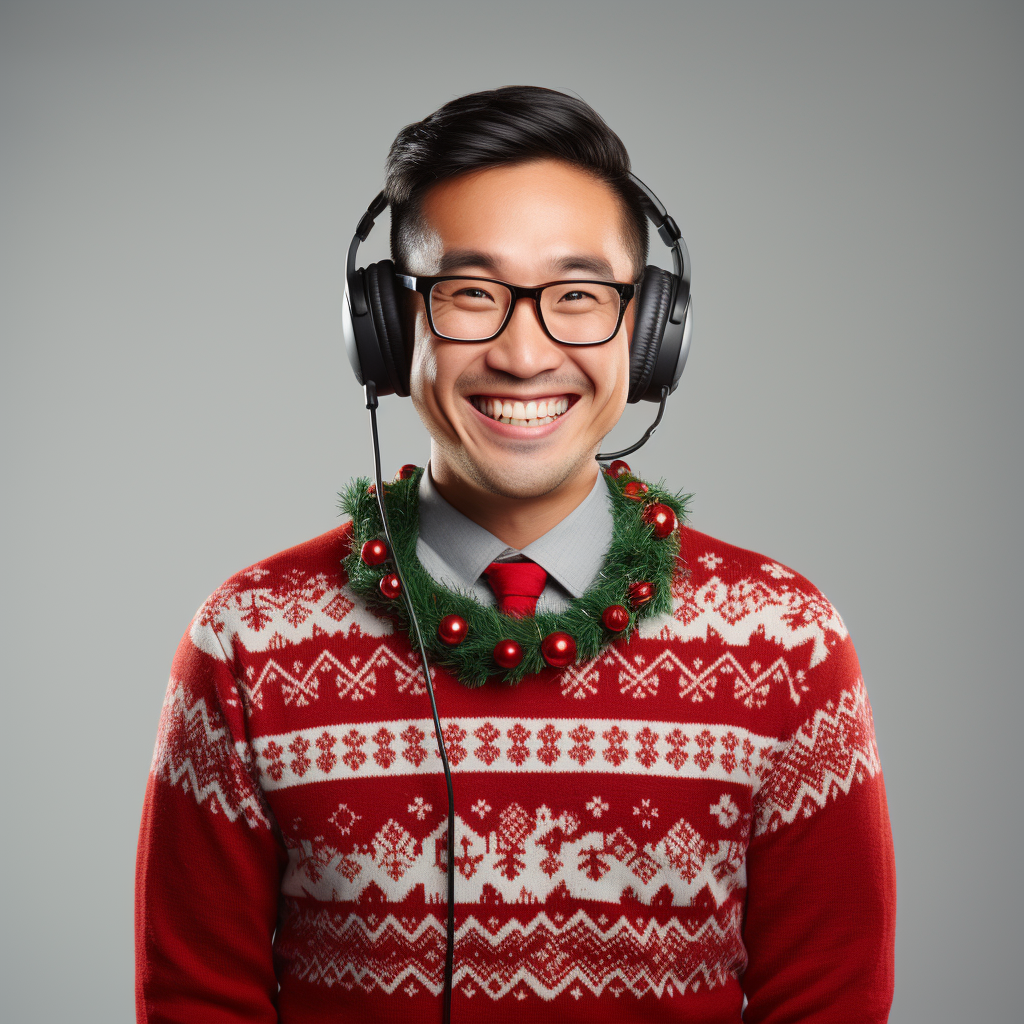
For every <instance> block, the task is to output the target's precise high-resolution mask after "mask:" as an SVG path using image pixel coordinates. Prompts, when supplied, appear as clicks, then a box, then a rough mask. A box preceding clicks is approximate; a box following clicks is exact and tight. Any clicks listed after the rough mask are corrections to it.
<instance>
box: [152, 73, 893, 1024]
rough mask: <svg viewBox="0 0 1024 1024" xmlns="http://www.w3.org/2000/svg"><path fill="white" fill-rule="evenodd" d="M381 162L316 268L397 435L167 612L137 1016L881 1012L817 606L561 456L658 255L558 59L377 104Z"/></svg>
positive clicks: (619, 401)
mask: <svg viewBox="0 0 1024 1024" xmlns="http://www.w3.org/2000/svg"><path fill="white" fill-rule="evenodd" d="M385 198H386V199H387V202H388V204H389V205H390V206H391V213H392V250H393V254H394V257H395V266H394V267H392V266H391V264H390V263H386V264H375V265H373V266H372V267H370V268H366V270H365V271H359V272H358V273H356V272H355V271H354V270H353V269H352V268H350V270H351V274H352V276H350V281H355V282H356V283H357V284H358V286H359V287H360V288H362V287H363V285H364V283H365V287H366V293H365V302H364V305H365V306H366V309H365V310H364V311H363V312H362V313H358V312H357V310H356V306H357V302H356V301H355V300H353V305H352V306H351V307H350V310H351V311H352V312H351V314H350V315H351V316H353V317H354V316H357V315H362V316H367V317H370V321H369V322H371V323H372V324H373V325H374V334H373V336H374V338H375V339H376V340H375V343H378V342H379V343H380V345H381V347H382V351H385V350H386V353H385V354H383V355H381V356H380V362H379V369H380V371H381V372H380V373H377V371H374V372H375V373H376V374H377V376H379V377H382V378H383V377H385V376H386V377H387V382H385V381H384V380H383V379H380V380H376V381H375V383H376V384H377V385H385V384H386V383H387V384H388V385H389V388H385V387H383V386H382V387H381V390H387V389H390V390H393V391H396V392H398V393H399V394H408V395H410V396H411V398H412V400H413V402H414V404H415V407H416V410H417V412H418V413H419V416H420V418H421V419H422V421H423V424H424V426H425V427H426V429H427V430H428V431H429V433H430V437H431V455H430V461H429V464H428V466H426V467H425V468H423V469H422V470H421V469H419V468H417V467H413V466H404V467H403V468H402V470H401V471H400V472H399V474H398V477H397V478H396V480H395V481H394V482H392V483H390V484H388V485H387V486H386V487H384V488H382V491H383V493H382V494H380V495H378V493H377V492H378V488H377V487H375V486H374V485H371V484H370V483H369V481H367V480H365V479H364V480H357V481H355V482H354V483H353V484H351V485H350V486H349V488H348V489H347V491H346V492H345V495H344V507H345V509H346V510H347V512H348V513H349V516H350V518H349V521H347V522H346V523H345V524H344V525H342V526H341V527H339V528H337V529H335V530H332V531H330V532H329V533H326V534H324V535H323V536H321V537H318V538H316V539H314V540H312V541H309V542H307V543H305V544H302V545H300V546H298V547H296V548H292V549H290V550H288V551H285V552H282V553H281V554H278V555H275V556H273V557H272V558H268V559H265V560H264V561H262V562H259V563H257V564H255V565H254V566H252V567H250V568H249V569H246V570H244V571H243V572H241V573H239V574H238V575H236V576H235V577H233V578H232V579H230V580H229V581H228V582H227V583H225V584H224V586H223V587H221V588H220V589H219V590H218V591H217V592H216V593H215V594H214V595H213V596H212V597H211V598H210V599H209V600H208V601H207V602H206V604H204V606H203V607H202V608H201V609H200V611H199V612H198V614H197V615H196V617H195V619H194V620H193V622H192V624H191V626H190V627H189V630H188V632H187V633H186V635H185V637H184V638H183V640H182V643H181V646H180V648H179V650H178V653H177V656H176V658H175V661H174V664H173V666H172V673H171V681H170V685H169V687H168V690H167V697H166V701H165V705H164V711H163V714H162V717H161V723H160V731H159V737H158V741H157V747H156V752H155V755H154V759H153V766H152V770H151V773H150V779H149V786H148V789H147V796H146V806H145V811H144V817H143V827H142V833H141V838H140V845H139V859H138V888H137V904H136V905H137V963H138V975H137V977H138V986H137V993H138V1000H137V1006H138V1016H139V1020H140V1021H154V1022H155V1021H195V1020H202V1021H233V1022H241V1021H247V1022H250V1021H278V1020H279V1021H284V1022H303V1024H311V1022H319V1021H328V1020H330V1021H366V1020H380V1021H430V1020H439V1019H442V1015H443V1014H445V1015H446V1014H447V1012H448V1011H447V1009H444V1008H443V1007H444V1005H445V1001H446V999H447V997H448V995H449V993H450V998H451V1003H450V1012H451V1019H452V1020H455V1021H459V1022H463V1021H465V1022H471V1021H488V1022H489V1021H493V1020H513V1019H515V1020H520V1019H522V1020H530V1021H569V1020H580V1021H583V1020H586V1021H589V1022H597V1021H625V1020H646V1021H664V1022H683V1021H689V1022H697V1021H700V1022H703V1024H710V1022H723V1024H725V1022H729V1024H736V1022H739V1021H740V1020H743V1021H747V1022H754V1021H756V1022H765V1024H770V1022H779V1024H781V1022H783V1021H786V1022H807V1024H825V1022H835V1024H839V1022H844V1024H846V1022H850V1021H857V1022H870V1024H874V1022H881V1021H885V1020H886V1019H887V1017H888V1010H889V1005H890V1002H891V997H892V982H893V975H892V956H893V925H894V889H893V886H894V870H893V855H892V842H891V836H890V832H889V824H888V816H887V811H886V804H885V792H884V787H883V782H882V773H881V766H880V763H879V759H878V752H877V748H876V746H875V740H874V730H873V726H872V719H871V711H870V707H869V704H868V700H867V695H866V693H865V689H864V683H863V681H862V679H861V676H860V670H859V667H858V664H857V658H856V654H855V653H854V650H853V646H852V643H851V641H850V637H849V635H848V633H847V631H846V629H845V627H844V625H843V622H842V620H841V618H840V617H839V615H838V614H837V613H836V611H835V609H834V608H832V606H831V605H830V604H829V603H828V601H827V600H826V599H825V598H824V597H823V596H822V595H821V593H820V592H819V591H818V590H816V589H815V588H814V586H813V585H812V584H810V583H809V582H808V581H807V580H806V579H804V578H803V577H802V576H800V575H799V574H798V573H797V572H795V571H794V570H792V569H789V568H787V567H786V566H783V565H781V564H779V563H778V562H776V561H774V560H772V559H770V558H767V557H765V556H763V555H759V554H756V553H754V552H750V551H745V550H742V549H739V548H736V547H733V546H731V545H729V544H726V543H724V542H722V541H719V540H716V539H714V538H711V537H709V536H707V535H704V534H701V533H698V532H697V531H695V530H693V529H692V528H690V527H689V526H687V525H686V523H685V503H684V501H683V499H681V498H680V497H679V496H678V495H676V494H674V493H672V492H670V491H667V490H665V489H664V488H663V486H661V485H655V484H654V483H651V482H647V481H644V480H642V479H640V478H639V477H638V476H635V475H634V474H633V473H632V472H631V471H630V469H629V467H628V466H626V465H625V464H624V463H622V462H613V463H612V464H611V465H610V466H602V465H601V464H599V463H598V462H597V461H596V459H595V456H596V455H597V453H598V451H599V448H600V445H601V442H602V440H603V438H604V437H605V436H606V435H607V434H608V433H609V432H610V430H611V429H612V427H613V426H614V425H615V423H616V422H617V421H618V419H619V417H620V415H621V413H622V411H623V408H624V406H625V404H626V402H627V399H628V398H636V397H638V396H640V395H641V394H642V393H644V392H645V389H647V397H651V395H650V389H649V388H648V385H649V382H650V378H651V374H652V373H654V370H653V367H654V366H655V365H656V364H658V365H660V364H659V363H658V358H659V348H658V344H659V340H660V338H661V333H660V332H661V331H663V330H666V329H667V328H666V324H667V322H668V318H669V311H670V310H671V309H673V308H674V306H673V302H674V297H675V295H676V294H677V291H676V289H677V288H678V287H679V279H678V278H672V277H671V275H668V274H667V273H666V272H664V271H659V270H657V269H652V268H646V269H645V265H646V253H647V221H646V219H645V211H646V213H650V212H651V209H652V208H653V207H652V206H651V203H650V201H649V200H645V198H644V193H643V192H642V190H641V189H640V186H639V185H638V184H637V183H636V182H635V180H634V179H632V178H631V177H630V174H629V161H628V157H627V155H626V152H625V150H624V148H623V146H622V143H621V142H620V140H619V139H618V137H617V136H616V135H615V134H614V133H613V132H612V131H611V130H610V129H609V128H608V126H607V125H606V124H605V123H604V122H603V121H602V120H601V119H600V117H598V116H597V114H596V113H595V112H594V111H593V110H591V108H589V107H588V106H587V105H586V104H585V103H583V102H582V101H580V100H578V99H575V98H573V97H569V96H565V95H562V94H560V93H556V92H551V91H549V90H543V89H536V88H530V87H515V88H509V89H501V90H496V91H493V92H485V93H478V94H474V95H472V96H466V97H462V98H460V99H457V100H454V101H452V102H451V103H449V104H446V105H445V106H444V107H442V108H441V109H440V110H438V111H436V112H435V113H434V114H432V115H431V116H430V117H428V118H426V119H425V120H424V121H422V122H419V123H417V124H414V125H410V126H408V127H407V128H405V129H403V131H402V132H401V133H399V136H398V137H397V139H396V140H395V143H394V145H393V146H392V150H391V153H390V155H389V159H388V178H387V186H386V190H385ZM382 208H383V202H382V203H381V204H380V206H379V207H371V212H372V211H373V210H374V209H376V210H377V212H379V211H380V209H382ZM669 221H671V218H667V219H662V220H661V221H660V223H659V229H661V228H664V227H665V225H666V224H668V222H669ZM371 226H372V218H371V219H370V221H369V223H368V225H364V223H363V222H361V225H360V229H359V232H360V233H359V238H365V237H366V233H367V232H368V231H369V228H370V227H371ZM672 226H673V227H674V222H673V225H672ZM666 236H667V237H668V238H669V239H671V238H672V237H673V233H672V231H671V230H670V229H666V233H665V234H663V237H666ZM354 246H355V243H354ZM352 252H353V253H354V252H355V247H353V250H352ZM353 266H354V265H353ZM364 323H365V321H364ZM360 329H362V328H360ZM349 330H350V333H351V331H352V327H351V325H350V327H349ZM679 336H681V334H680V335H679ZM677 341H678V337H677ZM358 353H362V354H361V355H359V354H358ZM358 353H357V358H356V365H357V371H358V372H359V373H360V374H361V375H362V376H366V373H367V370H366V367H367V365H368V363H367V362H366V359H365V357H366V352H365V351H364V350H363V349H359V350H358ZM389 361H390V365H389ZM669 362H670V363H672V365H673V366H675V365H677V364H676V361H675V357H673V359H670V360H669ZM678 365H681V361H679V364H678ZM671 369H672V367H671V366H670V367H669V370H670V376H671ZM676 373H678V370H677V371H676ZM674 380H675V377H672V379H671V380H670V381H668V382H666V384H665V387H666V388H668V387H671V386H672V385H673V384H674ZM658 393H659V392H658V389H657V387H654V395H655V396H657V394H658ZM662 394H664V393H662ZM655 475H656V476H657V475H659V474H657V473H655ZM378 499H380V500H381V501H383V503H384V505H385V506H386V509H387V514H388V520H389V522H390V529H391V533H390V535H388V534H387V533H386V532H385V529H384V524H383V523H382V521H381V518H380V516H379V513H378ZM407 602H408V604H407ZM410 607H411V608H412V610H413V611H414V612H415V622H416V623H418V628H419V630H420V632H421V633H422V635H423V638H424V641H425V644H426V648H427V651H428V652H429V661H430V676H431V681H432V688H433V695H434V697H435V698H436V704H437V708H438V711H439V718H440V725H441V732H442V736H443V739H444V747H445V749H446V754H447V761H448V762H449V763H450V766H451V774H452V781H453V790H454V814H455V832H454V842H453V843H449V841H448V835H449V828H448V811H449V804H448V795H447V791H446V784H445V778H444V775H443V774H442V757H441V755H440V753H439V749H438V745H437V744H435V741H434V724H433V719H432V715H431V708H430V695H429V694H428V692H427V687H426V685H425V683H426V680H425V678H424V676H423V674H422V673H421V669H420V666H419V656H418V654H417V651H418V647H417V645H416V643H415V642H414V640H413V636H414V633H415V629H416V626H415V625H414V622H413V619H412V618H411V616H410V614H409V608H410ZM450 855H451V860H449V856H450ZM449 870H451V871H452V872H453V873H454V894H455V895H454V903H453V904H451V905H450V906H451V907H452V908H453V910H454V914H453V926H454V929H453V932H452V933H451V934H453V935H454V961H453V964H452V969H451V971H450V974H448V975H447V976H446V946H447V939H448V935H449V932H448V928H447V926H446V916H447V915H448V912H449V903H448V873H449Z"/></svg>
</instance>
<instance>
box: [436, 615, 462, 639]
mask: <svg viewBox="0 0 1024 1024" xmlns="http://www.w3.org/2000/svg"><path fill="white" fill-rule="evenodd" d="M468 632H469V623H468V622H466V620H465V619H464V618H463V617H462V616H461V615H446V616H445V617H444V618H443V619H442V620H441V621H440V622H439V623H438V624H437V636H438V639H439V640H440V641H441V643H443V644H447V645H448V646H449V647H458V646H459V644H461V643H462V641H463V640H465V639H466V633H468Z"/></svg>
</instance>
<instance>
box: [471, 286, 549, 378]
mask: <svg viewBox="0 0 1024 1024" xmlns="http://www.w3.org/2000/svg"><path fill="white" fill-rule="evenodd" d="M564 358H565V353H564V352H563V351H562V349H561V346H560V345H558V344H556V343H555V342H553V341H552V340H551V339H550V338H549V337H548V336H547V335H546V334H545V333H544V327H543V326H542V324H541V322H540V316H539V314H538V311H537V303H536V302H535V301H534V300H533V299H526V298H522V299H520V300H519V301H518V302H517V303H516V305H515V308H514V309H513V310H512V317H511V319H510V320H509V322H508V326H507V327H506V328H505V330H504V331H502V332H501V334H499V335H498V337H497V338H495V339H494V341H492V342H491V345H490V348H489V349H488V350H487V365H488V366H489V367H491V368H492V369H494V370H501V371H503V372H504V373H510V374H512V375H513V376H515V377H522V378H524V379H525V378H529V377H536V376H537V374H539V373H544V372H545V371H547V370H554V369H557V367H559V366H560V365H561V364H562V360H563V359H564Z"/></svg>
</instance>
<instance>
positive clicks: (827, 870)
mask: <svg viewBox="0 0 1024 1024" xmlns="http://www.w3.org/2000/svg"><path fill="white" fill-rule="evenodd" d="M828 662H831V665H829V670H828V671H827V672H826V673H825V679H824V681H823V684H822V686H821V689H819V690H817V693H814V692H812V693H809V694H808V695H807V696H808V698H814V697H816V698H817V699H816V700H815V705H816V707H815V709H814V710H813V712H805V713H804V717H803V721H802V724H801V725H800V726H799V728H798V729H797V730H796V731H795V733H794V734H793V735H792V736H791V737H790V739H789V740H788V742H787V743H786V744H785V745H784V746H783V747H782V749H781V750H780V751H779V752H778V753H777V755H776V757H775V761H774V765H773V767H772V769H771V771H770V773H769V774H768V776H767V778H766V779H765V780H764V782H763V785H762V786H761V788H760V790H759V792H758V795H757V798H756V800H755V805H754V810H755V814H754V822H753V838H752V839H751V842H750V846H749V849H748V853H747V907H746V917H745V922H744V943H745V945H746V948H747V956H748V965H747V969H746V971H745V973H744V975H743V977H742V979H741V981H742V984H743V988H744V992H745V993H746V996H747V1000H748V1005H747V1007H746V1010H745V1012H744V1014H743V1020H744V1021H745V1022H747V1024H783V1022H785V1024H851V1022H854V1021H856V1022H857V1024H884V1022H885V1021H886V1020H888V1017H889V1008H890V1005H891V1003H892V994H893V945H894V935H895V917H896V883H895V864H894V857H893V846H892V835H891V832H890V828H889V814H888V810H887V807H886V800H885V787H884V784H883V779H882V771H881V764H880V763H879V759H878V750H877V747H876V744H875V734H874V725H873V721H872V716H871V708H870V705H869V703H868V698H867V694H866V692H865V690H864V685H863V682H862V681H861V679H860V671H859V667H858V664H857V657H856V654H855V653H854V650H853V646H852V644H851V643H850V641H849V638H847V639H846V641H845V643H844V644H842V645H841V646H840V648H839V649H838V650H835V651H833V652H832V654H831V655H830V657H829V658H828V659H827V663H828ZM822 669H825V665H822V666H820V667H819V669H818V671H821V670H822ZM816 689H817V688H816Z"/></svg>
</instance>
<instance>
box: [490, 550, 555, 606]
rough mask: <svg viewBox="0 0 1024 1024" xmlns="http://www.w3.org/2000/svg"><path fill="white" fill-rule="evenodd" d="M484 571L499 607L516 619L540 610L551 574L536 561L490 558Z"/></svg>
mask: <svg viewBox="0 0 1024 1024" xmlns="http://www.w3.org/2000/svg"><path fill="white" fill-rule="evenodd" d="M484 575H485V576H486V577H487V582H488V583H490V585H491V590H493V591H494V594H495V596H496V597H497V599H498V611H499V612H503V613H504V614H505V615H512V616H514V617H515V618H517V619H520V618H522V617H523V616H525V615H533V614H534V612H536V610H537V598H538V597H540V594H541V591H542V590H543V589H544V584H545V583H547V580H548V574H547V573H546V572H545V571H544V570H543V569H542V568H541V567H540V566H539V565H538V564H537V563H536V562H491V564H490V565H489V566H487V568H486V569H484Z"/></svg>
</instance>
